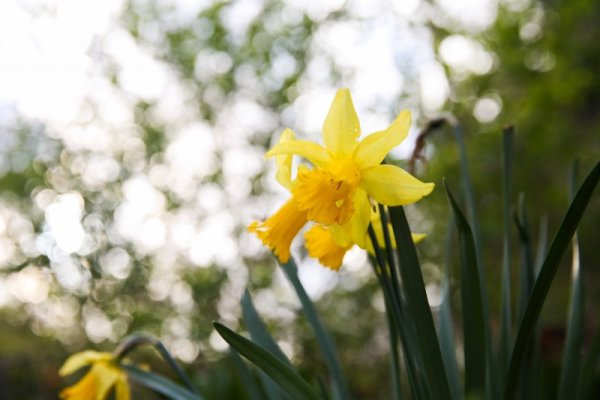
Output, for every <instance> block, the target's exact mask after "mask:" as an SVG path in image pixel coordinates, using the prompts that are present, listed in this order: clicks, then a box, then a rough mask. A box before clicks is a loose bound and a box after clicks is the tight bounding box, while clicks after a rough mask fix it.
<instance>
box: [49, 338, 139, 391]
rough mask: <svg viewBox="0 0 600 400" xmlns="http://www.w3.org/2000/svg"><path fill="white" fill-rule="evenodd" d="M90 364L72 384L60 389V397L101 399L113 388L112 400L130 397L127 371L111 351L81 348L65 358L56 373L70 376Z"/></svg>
mask: <svg viewBox="0 0 600 400" xmlns="http://www.w3.org/2000/svg"><path fill="white" fill-rule="evenodd" d="M88 365H91V368H90V370H89V371H88V372H87V373H86V374H85V375H84V377H83V378H81V379H80V380H79V382H77V383H76V384H74V385H73V386H70V387H68V388H66V389H64V390H63V391H62V392H61V393H60V398H61V399H65V400H105V399H107V398H108V396H109V393H110V391H111V389H112V388H113V387H115V399H116V400H130V398H131V395H130V390H129V383H128V382H127V374H126V373H125V371H123V370H122V369H121V368H120V367H119V365H118V364H117V363H116V361H115V359H114V355H112V354H111V353H102V352H97V351H91V350H88V351H83V352H80V353H76V354H74V355H72V356H71V357H69V358H68V359H67V361H66V362H65V363H64V364H63V366H62V367H61V369H60V371H59V372H58V373H59V375H61V376H66V375H70V374H72V373H74V372H76V371H77V370H79V369H81V368H83V367H86V366H88Z"/></svg>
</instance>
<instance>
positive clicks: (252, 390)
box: [230, 349, 264, 400]
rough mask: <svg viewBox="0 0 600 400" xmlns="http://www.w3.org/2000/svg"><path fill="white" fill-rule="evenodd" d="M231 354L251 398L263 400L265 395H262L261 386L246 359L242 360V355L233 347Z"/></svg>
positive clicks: (251, 399)
mask: <svg viewBox="0 0 600 400" xmlns="http://www.w3.org/2000/svg"><path fill="white" fill-rule="evenodd" d="M230 356H231V359H232V360H233V365H234V367H235V369H236V370H237V371H238V374H239V376H240V379H241V381H242V384H243V385H244V389H245V391H246V394H247V395H248V397H249V398H250V400H263V399H264V396H262V395H261V393H260V388H259V386H258V384H257V382H256V379H255V378H254V376H253V375H252V371H251V370H250V368H248V366H247V365H246V363H245V362H244V360H242V357H240V355H239V354H238V353H237V351H235V350H233V349H232V350H231V352H230Z"/></svg>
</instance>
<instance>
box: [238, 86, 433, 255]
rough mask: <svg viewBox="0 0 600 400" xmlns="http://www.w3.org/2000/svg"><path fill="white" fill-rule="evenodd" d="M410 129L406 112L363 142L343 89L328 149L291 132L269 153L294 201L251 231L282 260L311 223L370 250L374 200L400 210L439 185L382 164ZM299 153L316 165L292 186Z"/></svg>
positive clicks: (328, 124)
mask: <svg viewBox="0 0 600 400" xmlns="http://www.w3.org/2000/svg"><path fill="white" fill-rule="evenodd" d="M409 127H410V112H408V111H402V112H401V113H400V115H399V116H398V117H397V118H396V120H395V121H394V122H392V124H391V125H390V126H389V127H388V128H387V129H385V130H383V131H379V132H375V133H372V134H370V135H368V136H367V137H365V138H364V139H363V140H362V141H359V140H358V138H359V136H360V134H361V130H360V123H359V120H358V116H357V115H356V111H355V109H354V104H353V103H352V97H351V96H350V91H349V90H348V89H341V90H339V91H338V92H337V93H336V95H335V98H334V100H333V103H332V104H331V107H330V109H329V112H328V114H327V117H326V118H325V122H324V123H323V132H322V133H323V142H324V144H325V145H324V146H321V145H319V144H317V143H313V142H308V141H303V140H296V139H295V136H294V134H293V132H292V131H291V130H289V129H286V131H284V133H283V135H282V138H281V140H280V141H279V143H278V144H277V145H275V146H274V147H273V148H272V149H271V150H270V151H269V152H268V153H267V157H276V161H277V164H278V176H277V178H278V180H279V181H280V182H281V183H282V184H284V186H286V187H288V189H290V190H291V192H292V197H291V199H290V200H289V201H288V202H287V203H286V204H284V206H283V207H282V208H281V209H280V210H279V211H277V212H276V213H275V214H274V215H273V216H272V217H271V218H269V219H267V220H266V221H264V222H262V223H254V224H252V225H251V226H250V230H251V231H254V232H256V233H257V235H258V236H259V237H260V238H261V239H262V241H263V242H264V243H265V245H267V246H268V247H270V248H271V249H272V250H274V252H275V254H276V255H277V256H278V258H279V260H280V261H281V262H286V261H287V260H288V259H289V245H290V243H291V240H292V239H293V237H294V236H295V235H296V234H297V233H298V231H299V230H300V229H301V228H302V227H303V226H304V224H305V223H306V222H307V221H313V222H316V223H318V224H321V225H323V226H327V227H329V226H343V227H344V231H347V232H349V235H350V237H349V238H348V245H349V244H350V243H356V244H358V245H359V246H360V247H362V248H365V247H366V242H365V236H366V235H365V233H366V231H367V227H368V225H369V222H370V219H371V201H370V199H373V200H375V201H376V202H378V203H381V204H383V205H386V206H399V205H405V204H410V203H414V202H416V201H418V200H420V199H421V198H422V197H423V196H426V195H428V194H429V193H431V191H432V190H433V187H434V185H433V183H424V182H421V181H419V180H418V179H416V178H415V177H413V176H412V175H410V174H409V173H408V172H406V171H404V170H403V169H401V168H399V167H397V166H393V165H382V164H381V162H382V161H383V159H384V158H385V156H386V155H387V153H388V152H389V151H390V150H392V149H393V148H394V147H396V146H397V145H398V144H400V143H401V142H402V141H403V140H404V139H405V138H406V136H407V134H408V130H409ZM293 155H297V156H300V157H303V158H304V159H306V160H308V161H309V162H310V163H311V164H312V166H310V167H309V166H305V165H301V166H300V167H299V168H298V173H297V176H296V179H295V180H294V181H293V182H292V181H291V178H290V173H291V169H290V168H291V157H292V156H293ZM314 233H315V234H318V233H322V232H320V231H314ZM338 242H339V240H338Z"/></svg>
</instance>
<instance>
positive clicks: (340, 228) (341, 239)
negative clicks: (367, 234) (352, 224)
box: [329, 224, 354, 247]
mask: <svg viewBox="0 0 600 400" xmlns="http://www.w3.org/2000/svg"><path fill="white" fill-rule="evenodd" d="M329 231H330V232H331V237H332V238H333V241H334V242H335V243H337V244H338V245H339V246H341V247H350V246H352V245H353V244H354V241H353V240H352V236H351V235H350V229H349V224H345V225H339V224H331V225H329Z"/></svg>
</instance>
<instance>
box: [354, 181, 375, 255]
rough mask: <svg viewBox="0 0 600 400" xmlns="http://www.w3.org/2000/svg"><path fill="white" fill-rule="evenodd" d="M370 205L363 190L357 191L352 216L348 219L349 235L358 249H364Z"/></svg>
mask: <svg viewBox="0 0 600 400" xmlns="http://www.w3.org/2000/svg"><path fill="white" fill-rule="evenodd" d="M371 212H372V211H371V204H369V198H368V196H367V194H366V193H365V191H364V190H362V189H360V188H359V189H357V190H356V194H355V195H354V214H353V215H352V218H351V219H350V222H349V224H350V235H351V236H352V241H353V242H354V243H356V244H357V245H358V247H360V248H362V249H364V248H365V247H366V238H367V229H368V227H369V222H371Z"/></svg>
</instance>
